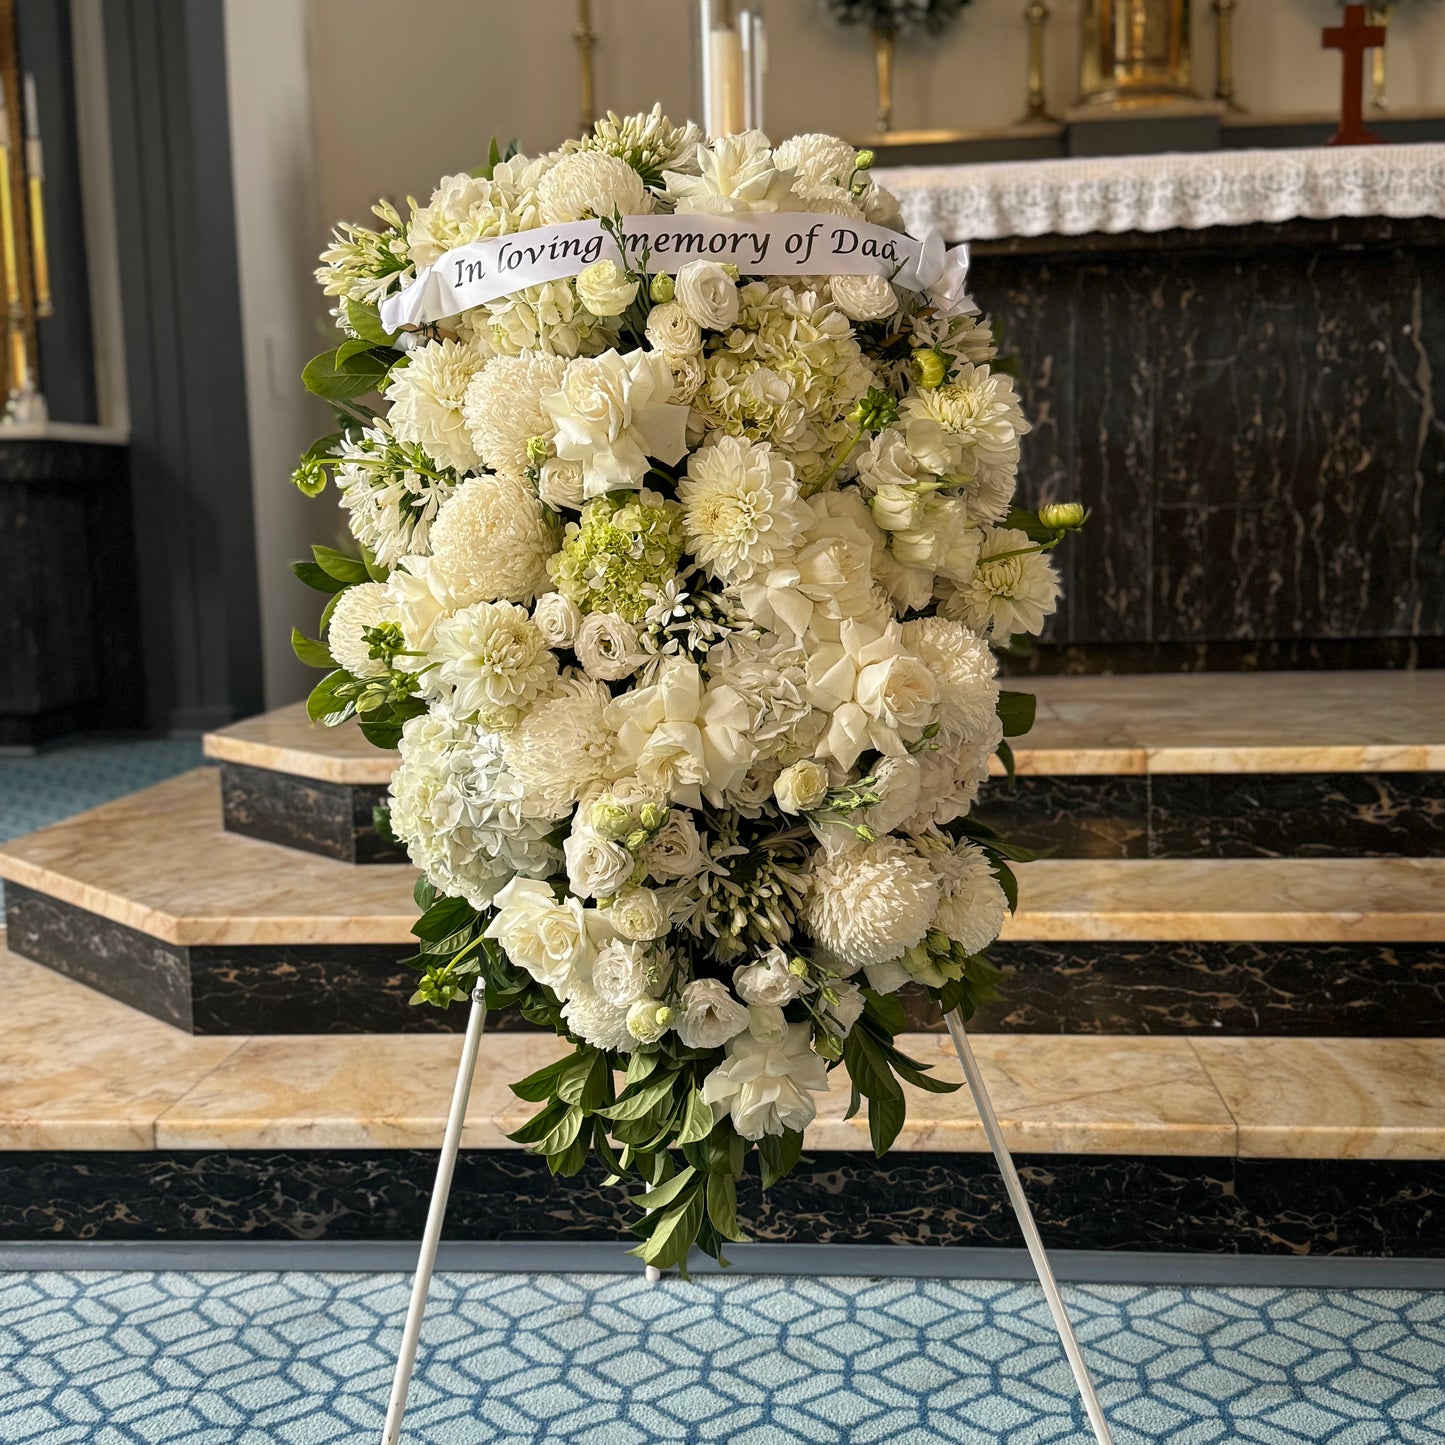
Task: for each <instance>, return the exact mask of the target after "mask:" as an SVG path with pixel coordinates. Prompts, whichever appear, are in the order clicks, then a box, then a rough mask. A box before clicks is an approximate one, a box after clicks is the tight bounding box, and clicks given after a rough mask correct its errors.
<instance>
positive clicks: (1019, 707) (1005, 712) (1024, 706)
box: [998, 692, 1038, 738]
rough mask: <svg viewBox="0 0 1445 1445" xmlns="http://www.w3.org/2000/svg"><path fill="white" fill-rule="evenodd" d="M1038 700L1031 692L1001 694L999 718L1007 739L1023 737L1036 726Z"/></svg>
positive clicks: (999, 698) (999, 696)
mask: <svg viewBox="0 0 1445 1445" xmlns="http://www.w3.org/2000/svg"><path fill="white" fill-rule="evenodd" d="M1037 709H1038V699H1037V698H1035V697H1034V695H1033V693H1031V692H1000V693H999V695H998V717H999V721H1000V722H1001V723H1002V724H1003V735H1004V737H1006V738H1018V737H1022V736H1023V735H1024V734H1025V733H1026V732H1028V730H1029V729H1030V728H1031V727H1033V725H1034V715H1035V713H1036V711H1037Z"/></svg>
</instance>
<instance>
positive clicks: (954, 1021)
mask: <svg viewBox="0 0 1445 1445" xmlns="http://www.w3.org/2000/svg"><path fill="white" fill-rule="evenodd" d="M945 1019H946V1021H947V1023H948V1032H949V1034H950V1035H951V1036H952V1038H953V1047H954V1049H955V1050H956V1051H957V1053H958V1062H959V1063H960V1064H962V1065H963V1076H964V1078H965V1079H967V1080H968V1088H969V1092H970V1093H971V1094H972V1095H973V1103H974V1107H975V1108H976V1109H977V1110H978V1117H979V1119H980V1120H981V1121H982V1123H983V1132H984V1134H985V1135H986V1136H987V1138H988V1144H989V1148H990V1149H992V1150H993V1157H994V1159H995V1160H997V1162H998V1167H999V1172H1000V1173H1001V1174H1002V1175H1003V1183H1004V1188H1005V1189H1006V1190H1007V1191H1008V1197H1009V1203H1010V1204H1012V1205H1013V1210H1014V1214H1015V1215H1016V1216H1017V1218H1018V1222H1019V1228H1020V1229H1022V1230H1023V1235H1024V1243H1025V1244H1027V1245H1028V1247H1029V1257H1030V1259H1032V1260H1033V1263H1034V1272H1035V1273H1036V1274H1037V1275H1038V1277H1039V1283H1040V1284H1041V1285H1042V1286H1043V1290H1044V1298H1045V1299H1046V1300H1048V1302H1049V1313H1050V1314H1051V1315H1053V1317H1054V1328H1055V1329H1056V1330H1057V1331H1058V1334H1059V1340H1060V1342H1061V1343H1062V1344H1063V1347H1064V1354H1065V1355H1066V1356H1067V1357H1068V1361H1069V1368H1070V1369H1071V1370H1072V1371H1073V1372H1074V1383H1075V1384H1076V1385H1077V1386H1078V1388H1079V1395H1080V1397H1081V1398H1082V1399H1083V1402H1084V1411H1085V1413H1086V1414H1087V1415H1088V1417H1089V1424H1090V1425H1092V1426H1093V1428H1094V1438H1095V1439H1096V1440H1097V1441H1098V1442H1099V1445H1114V1437H1113V1436H1112V1435H1111V1434H1110V1433H1109V1424H1108V1421H1106V1420H1105V1419H1104V1411H1103V1408H1102V1407H1101V1406H1100V1404H1099V1397H1098V1396H1097V1395H1096V1394H1095V1393H1094V1382H1093V1380H1091V1379H1090V1378H1089V1367H1088V1366H1087V1365H1086V1364H1085V1363H1084V1356H1083V1354H1082V1352H1081V1351H1080V1349H1079V1342H1078V1340H1077V1339H1075V1337H1074V1327H1073V1326H1072V1325H1071V1324H1070V1323H1069V1316H1068V1312H1067V1311H1066V1310H1065V1309H1064V1301H1063V1299H1062V1297H1061V1296H1060V1294H1059V1286H1058V1283H1057V1281H1056V1280H1055V1279H1054V1272H1053V1270H1052V1269H1051V1268H1050V1266H1049V1257H1048V1255H1047V1254H1045V1253H1044V1242H1043V1240H1042V1239H1040V1238H1039V1231H1038V1226H1037V1225H1035V1223H1034V1216H1033V1211H1032V1210H1031V1209H1030V1208H1029V1201H1028V1199H1027V1198H1026V1197H1025V1195H1024V1188H1023V1184H1022V1183H1021V1182H1020V1180H1019V1174H1018V1170H1017V1169H1015V1168H1014V1161H1013V1158H1012V1156H1011V1155H1010V1154H1009V1152H1008V1146H1007V1145H1006V1144H1005V1143H1004V1141H1003V1130H1002V1129H1001V1128H1000V1127H999V1122H998V1115H997V1114H995V1113H994V1111H993V1101H992V1100H991V1099H990V1098H989V1096H988V1090H987V1089H986V1088H985V1087H984V1082H983V1075H982V1074H981V1073H980V1072H979V1067H978V1060H977V1059H975V1058H974V1056H973V1048H972V1046H971V1045H970V1044H969V1041H968V1035H967V1034H965V1033H964V1031H963V1019H962V1018H961V1017H960V1015H959V1013H958V1010H957V1009H955V1010H954V1011H953V1012H952V1013H949V1014H947V1015H945Z"/></svg>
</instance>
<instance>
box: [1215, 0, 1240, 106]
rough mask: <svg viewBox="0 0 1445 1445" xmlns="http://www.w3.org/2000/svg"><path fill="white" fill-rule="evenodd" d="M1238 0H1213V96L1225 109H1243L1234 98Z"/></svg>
mask: <svg viewBox="0 0 1445 1445" xmlns="http://www.w3.org/2000/svg"><path fill="white" fill-rule="evenodd" d="M1237 3H1238V0H1214V5H1213V9H1214V98H1215V100H1218V101H1222V102H1223V103H1224V107H1225V109H1226V110H1243V109H1244V107H1243V106H1242V105H1241V104H1240V103H1239V102H1238V101H1237V100H1236V99H1235V98H1234V7H1235V5H1236V4H1237Z"/></svg>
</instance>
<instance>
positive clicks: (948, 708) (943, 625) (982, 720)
mask: <svg viewBox="0 0 1445 1445" xmlns="http://www.w3.org/2000/svg"><path fill="white" fill-rule="evenodd" d="M903 645H904V646H905V647H906V648H908V650H909V651H910V652H912V653H914V654H915V656H917V657H918V658H919V659H921V660H922V661H923V662H924V663H925V664H926V665H927V666H928V668H929V669H930V670H931V671H932V673H933V676H934V678H935V679H936V681H937V683H938V728H939V736H940V738H941V739H942V740H943V741H944V743H945V744H946V743H947V742H948V741H949V740H951V739H955V738H968V739H970V740H974V739H978V738H984V737H988V736H989V735H990V734H991V733H992V731H993V729H994V727H995V725H996V723H997V714H998V683H997V681H996V680H995V674H996V673H997V671H998V660H997V659H996V658H995V657H994V654H993V649H992V648H991V647H990V646H989V645H988V643H986V642H985V641H984V640H983V638H981V637H979V636H978V635H977V634H976V633H973V632H970V631H969V630H968V628H966V627H964V626H963V625H962V624H961V623H958V622H951V621H949V620H948V618H946V617H916V618H913V619H912V620H910V621H908V622H905V623H904V624H903Z"/></svg>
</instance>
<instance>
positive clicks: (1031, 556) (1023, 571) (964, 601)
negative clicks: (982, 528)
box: [940, 527, 1062, 641]
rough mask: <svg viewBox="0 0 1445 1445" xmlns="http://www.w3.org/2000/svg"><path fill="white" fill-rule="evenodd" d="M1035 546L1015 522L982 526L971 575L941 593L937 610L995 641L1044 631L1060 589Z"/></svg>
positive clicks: (1057, 601) (1044, 557)
mask: <svg viewBox="0 0 1445 1445" xmlns="http://www.w3.org/2000/svg"><path fill="white" fill-rule="evenodd" d="M1033 548H1034V544H1033V543H1032V542H1031V541H1030V540H1029V537H1028V535H1027V533H1024V532H1021V531H1018V530H1016V529H1015V528H1013V527H994V528H992V529H990V530H989V531H986V532H985V533H984V538H983V546H982V548H981V552H980V556H979V559H978V566H977V567H976V568H975V569H974V572H973V575H972V576H971V577H970V578H969V579H968V581H967V582H965V583H963V584H962V585H961V586H959V587H957V588H956V589H950V590H948V591H946V592H945V593H944V596H943V598H942V601H941V603H940V611H942V612H943V613H944V614H945V616H948V617H952V618H956V619H958V620H959V621H961V622H963V623H964V624H966V625H967V626H969V627H971V628H972V629H973V630H974V631H975V632H979V633H988V634H989V635H991V636H992V637H993V638H994V639H995V640H998V641H1004V640H1006V639H1007V638H1009V637H1012V636H1013V635H1014V634H1015V633H1019V632H1023V633H1028V634H1030V635H1033V634H1036V633H1038V632H1040V631H1042V629H1043V625H1044V618H1046V617H1048V616H1050V615H1051V614H1052V613H1053V611H1054V609H1055V608H1056V607H1057V606H1058V605H1059V593H1060V591H1061V590H1062V589H1061V587H1060V585H1059V578H1058V574H1057V573H1056V572H1055V571H1054V569H1053V564H1052V563H1051V562H1050V561H1049V559H1048V558H1047V557H1046V556H1045V555H1044V554H1043V553H1042V552H1037V551H1035V550H1033Z"/></svg>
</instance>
